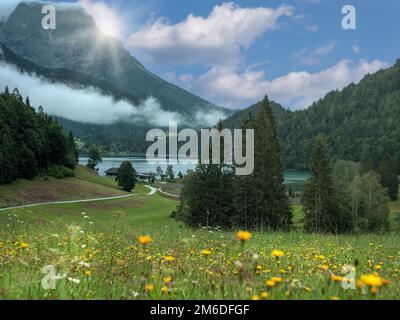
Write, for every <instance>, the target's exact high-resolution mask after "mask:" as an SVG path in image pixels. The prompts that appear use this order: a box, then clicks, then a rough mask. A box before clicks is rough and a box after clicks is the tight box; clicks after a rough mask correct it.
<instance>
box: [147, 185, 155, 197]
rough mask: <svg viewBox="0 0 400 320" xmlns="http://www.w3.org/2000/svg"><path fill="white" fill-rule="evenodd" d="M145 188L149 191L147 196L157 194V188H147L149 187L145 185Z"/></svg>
mask: <svg viewBox="0 0 400 320" xmlns="http://www.w3.org/2000/svg"><path fill="white" fill-rule="evenodd" d="M145 187H147V188H149V189H150V192H149V193H148V194H147V195H148V196H152V195H154V194H155V193H156V192H157V190H158V189H157V188H154V187H152V186H149V185H145Z"/></svg>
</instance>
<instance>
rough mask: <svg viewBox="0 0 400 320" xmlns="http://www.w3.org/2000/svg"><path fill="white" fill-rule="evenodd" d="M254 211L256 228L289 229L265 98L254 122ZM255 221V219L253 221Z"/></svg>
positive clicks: (277, 146) (272, 120)
mask: <svg viewBox="0 0 400 320" xmlns="http://www.w3.org/2000/svg"><path fill="white" fill-rule="evenodd" d="M253 181H254V186H255V194H254V197H253V199H254V212H253V215H254V217H253V220H255V222H256V224H255V225H254V228H256V229H261V230H265V229H273V230H276V229H289V228H290V226H291V224H292V212H291V207H290V203H289V198H288V194H287V190H286V186H285V184H284V168H283V164H282V159H281V149H280V144H279V137H278V133H277V127H276V122H275V117H274V114H273V111H272V106H271V103H270V101H269V99H268V97H267V96H265V97H264V99H263V101H262V102H261V108H260V111H259V112H258V114H257V116H256V118H255V121H254V179H253ZM254 218H255V219H254Z"/></svg>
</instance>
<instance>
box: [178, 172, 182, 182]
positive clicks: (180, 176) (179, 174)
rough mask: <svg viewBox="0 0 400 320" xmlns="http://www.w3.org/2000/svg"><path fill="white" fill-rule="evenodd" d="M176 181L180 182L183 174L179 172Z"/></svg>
mask: <svg viewBox="0 0 400 320" xmlns="http://www.w3.org/2000/svg"><path fill="white" fill-rule="evenodd" d="M178 179H179V180H182V179H183V174H182V172H181V171H179V172H178Z"/></svg>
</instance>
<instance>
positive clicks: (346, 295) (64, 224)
mask: <svg viewBox="0 0 400 320" xmlns="http://www.w3.org/2000/svg"><path fill="white" fill-rule="evenodd" d="M147 193H148V190H147V189H146V188H145V187H144V186H142V185H139V186H138V187H137V188H136V189H135V194H136V195H135V196H134V197H132V198H127V199H119V200H111V201H105V202H101V203H79V204H69V205H56V206H43V207H35V208H31V209H18V210H13V211H12V212H11V213H0V234H1V239H0V241H1V242H3V245H1V244H0V264H1V265H2V266H3V270H2V272H1V274H0V299H1V298H11V299H20V298H25V299H26V298H28V299H32V298H36V299H43V298H47V299H49V298H57V299H92V298H94V299H98V298H106V299H134V298H136V299H189V298H192V299H193V298H194V299H201V298H203V299H204V298H208V299H223V298H231V299H248V298H251V296H252V295H254V294H258V295H259V296H260V295H261V292H262V291H268V294H269V296H268V299H286V298H292V299H330V298H331V297H339V298H342V299H350V298H351V299H372V298H374V297H373V296H372V295H371V294H369V293H366V294H362V293H361V292H360V291H357V290H348V291H345V290H343V289H341V287H340V285H339V283H333V282H329V278H330V277H329V274H330V272H333V273H335V274H341V268H342V266H344V265H347V264H350V265H351V264H353V263H354V261H355V260H357V261H358V263H359V269H358V272H359V273H358V275H357V276H358V277H359V276H360V275H361V274H367V273H372V272H376V271H377V270H376V269H375V266H376V265H381V267H382V269H381V270H379V271H378V272H379V274H380V275H382V276H384V277H385V278H388V279H389V280H390V282H391V284H390V286H389V287H388V288H381V290H380V292H379V294H378V296H377V297H378V298H388V299H398V297H399V294H400V285H399V280H400V273H399V272H400V271H399V268H400V261H399V258H400V256H399V251H400V236H399V234H386V235H360V236H327V235H306V234H302V233H301V232H292V233H288V234H285V233H265V234H259V233H256V234H254V235H253V238H252V239H251V240H250V241H249V242H248V243H246V245H245V246H246V247H245V250H244V248H242V247H241V246H240V245H239V244H238V243H237V241H236V239H235V235H234V233H230V232H221V231H217V230H202V229H201V230H191V229H187V228H185V227H184V226H183V225H182V224H181V223H178V222H176V221H174V220H172V219H171V218H169V214H170V212H171V211H172V210H173V209H174V208H175V207H176V202H175V201H171V200H169V199H166V198H163V197H161V196H159V195H154V196H149V195H147ZM82 212H85V213H86V214H87V216H88V218H84V216H83V215H82ZM300 219H301V207H300V206H296V207H295V219H294V220H295V224H296V226H297V227H299V228H300V227H301V223H300ZM21 221H23V222H21ZM145 234H147V235H150V236H151V237H152V242H151V243H150V244H149V245H148V246H147V247H146V248H143V247H141V246H140V245H139V244H138V242H137V237H138V236H139V235H145ZM21 242H26V243H28V244H29V247H28V248H27V249H21V248H20V243H21ZM203 249H209V250H211V251H212V254H211V256H210V257H208V258H207V257H203V256H201V255H200V251H201V250H203ZM274 249H280V250H283V251H284V252H285V256H284V257H282V258H280V259H275V258H271V255H270V254H271V252H272V250H274ZM254 253H257V254H258V256H259V258H258V261H253V254H254ZM166 255H172V256H173V257H174V258H175V260H174V261H173V262H172V263H167V262H165V260H164V257H165V256H166ZM74 257H75V258H74ZM76 259H78V260H76ZM80 261H84V262H85V263H88V264H89V265H90V267H89V266H86V267H85V266H82V265H81V264H79V262H80ZM235 261H241V263H242V264H243V268H244V269H243V270H242V269H241V268H240V267H238V266H236V265H235ZM252 261H253V262H252ZM49 264H50V265H54V266H55V267H56V268H57V270H58V272H59V273H68V276H69V277H71V278H74V279H79V280H80V281H81V282H80V283H79V284H76V283H73V282H71V281H68V280H65V279H64V280H59V281H58V282H57V289H56V290H51V291H49V290H44V289H42V288H41V286H40V280H41V279H42V278H43V274H42V273H41V268H42V267H43V266H45V265H49ZM256 265H258V266H259V267H260V268H261V269H260V270H258V271H257V268H256V269H253V268H255V266H256ZM322 265H327V266H329V270H328V271H324V270H323V269H322V267H321V266H322ZM241 270H242V271H241ZM87 271H89V272H90V275H89V276H88V274H85V272H87ZM241 273H243V274H242V275H241V276H240V274H241ZM167 276H170V277H172V278H173V283H171V284H168V288H169V289H170V293H169V294H162V293H161V287H162V286H164V283H163V281H164V280H163V279H164V278H165V277H167ZM273 276H279V277H281V278H282V279H283V282H282V283H280V284H279V285H277V286H276V287H274V288H271V289H267V288H266V286H265V281H266V280H268V279H270V278H271V277H273ZM110 280H111V283H110ZM294 281H299V282H297V284H296V285H294V286H293V283H295V282H294ZM145 283H147V284H152V285H154V290H153V291H151V292H147V293H146V292H145V290H144V284H145ZM110 284H111V285H110ZM322 288H323V291H322ZM288 292H289V296H288V295H287V294H288ZM136 293H137V294H138V296H136Z"/></svg>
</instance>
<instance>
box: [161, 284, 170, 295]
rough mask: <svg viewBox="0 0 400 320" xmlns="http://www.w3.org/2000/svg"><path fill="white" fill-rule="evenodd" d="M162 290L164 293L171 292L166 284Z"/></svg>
mask: <svg viewBox="0 0 400 320" xmlns="http://www.w3.org/2000/svg"><path fill="white" fill-rule="evenodd" d="M161 292H162V293H163V294H167V293H168V292H169V289H168V288H167V287H166V286H164V287H162V288H161Z"/></svg>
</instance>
